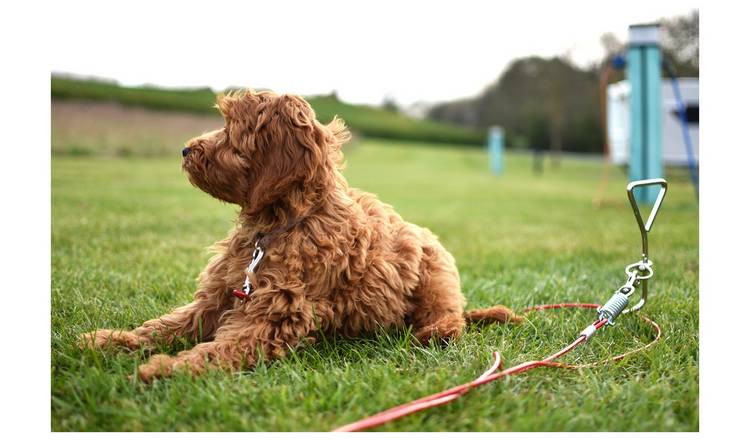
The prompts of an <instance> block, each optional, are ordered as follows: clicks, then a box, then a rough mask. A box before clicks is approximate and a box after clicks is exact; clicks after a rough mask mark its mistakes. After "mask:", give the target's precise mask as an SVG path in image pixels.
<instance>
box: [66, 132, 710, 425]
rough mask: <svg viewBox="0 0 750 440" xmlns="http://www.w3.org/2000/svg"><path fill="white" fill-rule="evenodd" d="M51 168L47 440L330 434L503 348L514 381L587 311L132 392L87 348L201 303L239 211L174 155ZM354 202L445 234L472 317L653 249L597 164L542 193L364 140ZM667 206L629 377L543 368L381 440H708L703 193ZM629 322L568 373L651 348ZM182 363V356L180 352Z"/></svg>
mask: <svg viewBox="0 0 750 440" xmlns="http://www.w3.org/2000/svg"><path fill="white" fill-rule="evenodd" d="M176 151H177V150H176V149H175V154H174V156H166V157H159V158H143V157H106V156H92V157H74V156H69V155H67V156H65V155H55V156H54V157H53V164H52V240H53V241H52V292H51V294H52V316H51V319H52V347H51V350H52V366H51V367H52V371H51V380H52V396H51V407H52V429H53V430H55V431H72V430H82V431H120V430H126V431H132V430H148V431H172V430H180V431H188V430H207V431H215V430H222V431H224V430H230V431H234V430H237V431H244V430H263V431H289V430H303V431H326V430H329V429H332V428H335V427H337V426H339V425H342V424H346V423H349V422H352V421H355V420H357V419H359V418H361V417H364V416H366V415H369V414H372V413H375V412H377V411H380V410H382V409H384V408H387V407H390V406H393V405H396V404H399V403H402V402H405V401H408V400H411V399H414V398H417V397H421V396H422V395H425V394H428V393H433V392H436V391H439V390H441V389H444V388H447V387H449V386H452V385H455V384H458V383H462V382H465V381H467V380H470V379H472V378H474V377H476V375H478V374H479V373H481V372H482V371H484V369H485V368H486V367H487V366H488V365H489V363H490V361H491V353H492V351H494V350H499V351H500V352H501V354H502V356H503V359H504V362H505V365H506V366H510V365H514V364H517V363H520V362H523V361H526V360H531V359H537V358H541V357H544V356H545V355H547V354H549V353H552V352H554V351H557V350H558V349H559V348H560V347H562V346H563V345H564V344H565V343H567V341H569V340H571V339H572V338H575V337H576V336H577V334H578V332H579V331H580V329H582V328H583V327H585V326H586V325H587V324H588V323H589V321H590V320H591V319H592V312H575V311H557V312H547V313H544V314H539V315H534V316H532V317H531V318H530V319H529V320H528V321H527V322H526V323H524V324H522V325H518V326H489V327H484V328H477V327H471V328H469V329H468V331H467V333H466V335H465V336H464V337H463V338H462V339H461V340H459V341H456V342H453V343H450V344H449V345H448V346H446V347H439V346H430V347H426V348H423V347H418V346H415V345H413V344H412V342H411V340H410V333H409V330H408V329H406V330H403V331H397V332H390V333H381V334H378V335H374V336H372V337H367V338H362V339H358V340H330V339H329V340H323V341H322V342H320V343H319V344H317V345H314V346H310V347H306V348H304V349H300V350H297V351H295V352H293V354H292V355H291V356H289V357H288V358H286V359H284V360H282V361H278V362H274V363H270V364H262V365H260V366H258V367H257V368H256V369H255V370H253V371H247V372H244V373H242V374H224V373H211V374H209V375H207V376H205V377H200V378H197V379H190V378H187V377H181V376H180V377H175V378H171V379H168V380H162V381H157V382H156V383H154V384H151V385H145V384H142V383H139V382H138V381H135V380H133V379H131V378H130V377H129V375H131V374H133V372H134V371H135V370H136V368H137V366H138V364H139V363H140V362H142V361H143V359H144V358H143V355H142V353H123V352H118V351H90V350H88V351H80V350H79V349H77V348H76V346H75V340H76V335H78V334H79V333H82V332H85V331H89V330H93V329H96V328H126V329H129V328H133V327H135V326H137V325H138V324H140V323H141V322H143V321H144V320H146V319H150V318H153V317H155V316H158V315H160V314H162V313H164V312H166V311H168V310H170V309H172V308H173V307H175V306H178V305H181V304H184V303H186V302H188V301H189V300H190V298H191V295H192V292H193V290H194V289H195V278H196V276H197V275H198V273H199V271H200V270H201V269H202V267H203V266H204V264H205V263H206V261H207V258H208V254H207V252H206V250H205V249H206V247H207V246H209V245H210V244H211V243H213V242H214V241H216V240H218V239H220V238H222V237H223V236H225V234H226V233H227V231H228V230H229V229H230V227H231V226H232V220H233V217H234V215H235V213H236V211H237V208H236V207H233V206H229V205H225V204H221V203H219V202H217V201H215V200H213V199H211V198H210V197H209V196H207V195H205V194H203V193H201V192H200V191H199V190H197V189H195V188H193V187H192V186H190V184H189V183H188V181H187V179H186V177H185V176H184V174H183V173H182V172H181V171H180V161H179V157H178V154H177V153H176ZM346 155H347V162H348V167H347V170H346V172H345V174H346V176H347V178H348V179H349V182H350V184H351V185H352V186H357V187H360V188H363V189H365V190H368V191H371V192H374V193H377V194H378V195H379V197H380V198H381V199H382V200H384V201H386V202H388V203H390V204H393V205H394V206H395V207H396V209H397V210H398V211H399V212H400V213H401V214H402V216H403V217H404V218H405V219H407V220H409V221H412V222H415V223H418V224H421V225H424V226H427V227H429V228H430V229H432V230H433V231H434V232H435V233H437V234H438V235H439V236H440V237H441V239H442V241H443V243H444V244H445V246H446V247H447V248H448V249H449V250H450V251H451V252H452V253H453V255H454V256H455V257H456V260H457V262H458V265H459V269H460V271H461V275H462V285H463V291H464V293H465V295H466V298H467V301H468V307H469V308H476V307H483V306H489V305H492V304H496V303H503V304H506V305H508V306H511V307H513V308H516V309H521V308H523V307H526V306H528V305H532V304H539V303H547V302H560V301H566V302H572V301H582V302H603V301H606V299H607V298H609V296H610V294H611V292H612V291H613V289H615V288H616V287H619V286H620V285H621V284H622V283H623V282H624V274H623V267H624V266H625V265H626V264H628V263H631V262H633V261H635V260H637V259H638V257H639V252H640V248H639V246H640V241H639V235H638V232H637V228H636V224H635V221H634V219H633V216H632V214H631V211H630V208H629V207H628V205H627V203H626V197H625V184H626V180H625V178H624V177H623V176H622V174H621V173H619V172H617V171H614V172H613V175H614V177H613V178H612V180H611V182H610V184H609V186H608V187H607V189H606V200H607V203H605V204H604V205H603V207H602V208H599V209H597V208H595V207H594V205H593V204H592V199H593V198H594V194H595V193H596V187H597V184H598V179H599V173H600V164H599V163H598V162H594V161H576V160H564V161H563V163H562V167H561V168H560V169H559V170H556V171H549V170H548V171H547V172H546V174H544V175H543V176H535V175H534V174H532V172H531V162H530V158H529V157H527V156H523V155H510V156H509V157H508V158H507V168H508V171H507V172H506V174H505V175H503V176H502V177H500V178H496V177H493V176H491V175H490V174H489V173H488V171H487V168H488V167H487V163H486V157H485V154H484V152H482V151H480V150H476V149H465V148H463V149H459V148H452V147H445V146H440V147H437V146H429V145H425V144H423V143H422V144H409V143H405V142H387V141H373V140H364V141H361V142H358V143H356V144H354V145H350V146H348V147H347V149H346ZM668 178H669V179H670V191H669V194H668V195H667V199H666V201H665V204H664V207H663V212H662V213H661V214H660V216H659V218H658V220H657V222H656V225H655V227H654V229H653V233H652V237H651V252H652V256H651V258H652V260H654V262H655V272H656V275H655V276H654V279H653V282H652V285H651V289H652V290H651V295H652V296H651V302H650V304H649V305H648V306H647V307H646V310H645V313H646V314H647V315H648V316H650V317H652V318H653V319H655V320H656V321H657V322H659V323H660V324H661V325H662V327H663V330H664V338H663V340H662V341H661V342H660V343H659V344H657V345H656V346H655V347H654V348H653V349H652V350H650V351H648V352H645V353H642V354H638V355H636V356H633V357H631V358H628V359H626V360H625V361H623V362H620V363H616V364H611V365H607V366H602V367H597V368H592V369H587V370H581V371H577V372H571V371H558V370H544V369H538V370H535V371H532V372H529V373H527V374H524V375H521V376H514V377H511V378H508V379H507V380H500V381H496V382H493V383H492V384H490V385H487V386H484V387H481V388H479V389H476V390H474V391H472V392H471V393H469V394H468V395H466V396H465V397H463V398H461V399H459V400H458V401H457V402H454V403H452V404H449V405H447V406H445V407H442V408H437V409H432V410H428V411H425V412H423V413H420V414H417V415H413V416H409V417H407V418H405V419H402V420H400V421H397V422H395V423H392V424H389V425H386V426H384V427H382V428H380V429H382V430H402V431H449V430H457V431H486V430H490V431H556V430H566V431H567V430H572V431H631V430H635V431H695V430H697V429H698V290H697V285H698V209H697V203H696V201H695V197H694V195H693V192H692V188H691V186H690V183H689V180H688V179H687V177H686V176H685V175H683V174H682V173H678V174H675V173H672V172H670V174H669V175H668ZM652 336H653V335H652V333H651V330H650V328H649V327H648V326H646V325H644V324H643V323H642V322H641V321H640V320H638V319H635V318H633V317H624V318H622V319H621V320H620V322H619V323H618V325H617V326H616V327H614V328H611V329H607V330H606V331H604V332H601V333H599V334H597V335H596V336H595V338H594V339H593V340H592V341H591V342H589V343H587V344H586V345H585V346H583V347H581V348H580V349H578V350H577V351H576V352H574V353H571V354H569V355H567V356H566V357H565V358H564V360H567V361H571V362H573V361H589V360H595V359H599V358H602V357H605V356H610V355H612V354H616V353H619V352H622V351H625V350H628V349H631V348H634V347H637V346H639V345H641V344H644V343H646V342H647V341H649V340H650V339H651V338H652ZM180 348H184V347H176V348H175V349H174V350H175V351H176V350H178V349H180Z"/></svg>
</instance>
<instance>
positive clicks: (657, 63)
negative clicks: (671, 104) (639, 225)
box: [627, 24, 664, 203]
mask: <svg viewBox="0 0 750 440" xmlns="http://www.w3.org/2000/svg"><path fill="white" fill-rule="evenodd" d="M629 30H630V43H629V45H628V71H627V74H628V81H629V82H630V172H629V177H630V180H631V181H632V180H641V179H654V178H658V177H664V176H663V174H664V170H663V167H662V152H661V52H660V49H659V25H658V24H646V25H633V26H630V29H629ZM658 190H659V188H657V187H653V186H652V187H646V188H639V189H638V190H637V191H636V193H635V197H636V200H638V201H639V202H641V203H653V202H654V201H656V196H657V194H658V193H659V191H658Z"/></svg>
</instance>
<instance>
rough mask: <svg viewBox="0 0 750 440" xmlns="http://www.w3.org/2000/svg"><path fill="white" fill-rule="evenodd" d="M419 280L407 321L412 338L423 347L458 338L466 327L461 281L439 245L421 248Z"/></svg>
mask: <svg viewBox="0 0 750 440" xmlns="http://www.w3.org/2000/svg"><path fill="white" fill-rule="evenodd" d="M420 280H421V281H420V284H419V286H418V287H417V289H416V291H415V292H414V296H415V299H416V301H415V308H414V311H413V312H412V315H411V319H410V321H411V322H412V325H413V327H414V336H415V337H416V338H417V339H418V340H419V341H420V342H421V343H423V344H427V343H428V342H429V341H430V339H432V338H438V339H440V340H441V341H446V340H448V339H453V338H457V337H459V336H461V333H462V332H463V329H464V326H465V325H466V322H465V320H464V317H463V305H464V297H463V295H462V294H461V281H460V278H459V275H458V270H457V269H456V265H455V262H454V260H453V257H452V256H451V255H450V254H449V253H448V252H447V251H445V250H444V249H443V248H442V246H440V245H439V244H437V246H434V247H433V246H431V247H426V248H425V253H424V256H423V259H422V266H421V273H420Z"/></svg>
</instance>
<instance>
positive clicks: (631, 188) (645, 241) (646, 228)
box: [627, 179, 667, 257]
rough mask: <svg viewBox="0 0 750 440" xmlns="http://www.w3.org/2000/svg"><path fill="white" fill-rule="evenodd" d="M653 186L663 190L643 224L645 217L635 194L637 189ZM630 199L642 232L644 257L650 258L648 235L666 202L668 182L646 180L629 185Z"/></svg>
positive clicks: (660, 191)
mask: <svg viewBox="0 0 750 440" xmlns="http://www.w3.org/2000/svg"><path fill="white" fill-rule="evenodd" d="M651 185H659V186H661V189H660V190H659V194H658V195H657V196H656V201H655V202H654V207H653V208H651V214H649V216H648V220H647V221H646V223H643V217H642V216H641V210H640V208H638V202H636V200H635V194H634V193H633V192H634V190H635V189H636V188H640V187H643V186H651ZM627 189H628V199H629V200H630V206H631V207H632V208H633V213H634V214H635V220H636V221H637V222H638V229H640V231H641V241H642V243H643V256H644V257H647V256H648V233H649V231H651V228H652V227H653V226H654V221H655V220H656V214H658V213H659V208H660V207H661V202H662V201H663V200H664V196H665V195H666V194H667V181H666V180H664V179H646V180H636V181H634V182H630V183H628V187H627Z"/></svg>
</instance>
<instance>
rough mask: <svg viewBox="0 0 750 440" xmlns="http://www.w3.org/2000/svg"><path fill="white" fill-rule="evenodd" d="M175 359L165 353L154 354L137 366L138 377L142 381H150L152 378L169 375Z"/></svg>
mask: <svg viewBox="0 0 750 440" xmlns="http://www.w3.org/2000/svg"><path fill="white" fill-rule="evenodd" d="M176 360H177V359H176V358H174V357H172V356H169V355H166V354H155V355H153V356H151V357H150V358H149V359H148V362H146V363H145V364H143V365H141V366H139V367H138V377H139V378H140V379H141V380H142V381H143V382H146V383H151V382H153V380H154V379H158V378H161V377H168V376H171V375H172V367H173V366H174V364H175V362H176Z"/></svg>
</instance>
